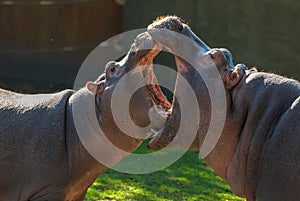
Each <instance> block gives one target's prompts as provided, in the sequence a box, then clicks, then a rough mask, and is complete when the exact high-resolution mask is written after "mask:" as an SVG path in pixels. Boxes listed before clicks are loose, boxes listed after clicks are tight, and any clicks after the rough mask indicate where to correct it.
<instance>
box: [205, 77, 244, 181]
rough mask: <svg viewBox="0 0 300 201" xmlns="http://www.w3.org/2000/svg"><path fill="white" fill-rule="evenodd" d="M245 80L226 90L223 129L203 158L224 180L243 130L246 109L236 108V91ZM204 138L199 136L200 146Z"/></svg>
mask: <svg viewBox="0 0 300 201" xmlns="http://www.w3.org/2000/svg"><path fill="white" fill-rule="evenodd" d="M245 80H246V75H245V76H244V78H243V79H241V81H240V83H239V84H237V85H236V86H235V87H234V88H233V89H232V90H231V91H228V90H226V100H227V104H226V105H227V114H226V119H225V122H224V128H223V131H222V133H221V135H220V138H219V141H218V142H217V144H216V146H215V147H214V149H213V150H212V152H211V153H210V154H209V155H208V156H207V157H205V158H204V161H205V162H206V163H207V164H208V165H209V166H210V167H211V168H213V169H214V171H215V172H216V174H217V175H219V176H220V177H221V178H223V179H225V180H226V170H227V167H228V164H229V162H230V160H231V159H232V157H233V155H234V152H235V149H236V146H237V144H238V139H239V133H240V132H241V130H242V129H243V126H244V119H245V118H246V115H247V107H236V105H237V103H236V102H237V101H236V95H237V91H239V90H241V88H242V87H243V86H244V84H245ZM241 98H244V99H245V100H241V102H242V103H243V102H244V103H246V99H247V97H246V96H241ZM208 123H209V122H208ZM204 137H205V135H204V136H202V137H201V135H200V136H199V139H200V144H202V143H201V142H202V141H203V139H204Z"/></svg>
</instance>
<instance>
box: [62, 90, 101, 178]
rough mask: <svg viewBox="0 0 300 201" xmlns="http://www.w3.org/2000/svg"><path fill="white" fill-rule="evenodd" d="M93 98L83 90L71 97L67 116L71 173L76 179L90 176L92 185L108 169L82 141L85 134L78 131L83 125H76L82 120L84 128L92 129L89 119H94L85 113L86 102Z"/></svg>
mask: <svg viewBox="0 0 300 201" xmlns="http://www.w3.org/2000/svg"><path fill="white" fill-rule="evenodd" d="M91 96H93V95H92V94H91V93H89V92H88V91H87V89H85V88H83V89H80V90H79V91H77V92H76V93H75V94H73V95H72V96H71V97H70V100H69V103H68V105H67V114H66V115H67V125H68V126H67V127H66V150H67V157H68V168H69V172H71V173H74V174H75V177H77V176H79V175H81V176H83V175H86V174H88V176H87V178H90V180H91V181H90V182H91V183H92V182H93V181H94V180H95V179H96V178H97V177H98V176H99V174H101V172H102V171H104V170H105V169H106V167H105V166H103V165H102V164H100V163H99V162H98V161H97V160H96V159H95V158H94V157H93V156H91V154H90V153H89V152H88V151H87V149H86V147H85V146H84V145H83V143H82V140H81V138H82V137H83V135H84V134H79V133H78V131H79V132H80V126H82V125H76V124H77V123H78V121H79V120H82V123H83V125H84V126H86V127H87V128H88V127H91V125H90V124H88V123H87V121H89V120H88V119H89V118H91V119H92V118H93V117H91V116H92V115H89V114H88V113H86V112H85V111H86V108H85V107H86V106H88V105H87V104H86V101H87V100H88V99H89V100H91V99H93V98H92V97H91ZM74 105H77V106H78V105H79V106H80V108H76V107H74ZM75 113H76V114H75ZM94 114H95V110H94ZM78 128H79V130H78ZM87 130H90V129H87ZM94 134H95V133H94ZM75 179H76V178H75ZM77 179H78V178H77Z"/></svg>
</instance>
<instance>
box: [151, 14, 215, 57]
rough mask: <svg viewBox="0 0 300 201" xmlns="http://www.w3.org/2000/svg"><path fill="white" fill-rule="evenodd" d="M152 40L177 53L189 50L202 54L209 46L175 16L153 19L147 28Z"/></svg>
mask: <svg viewBox="0 0 300 201" xmlns="http://www.w3.org/2000/svg"><path fill="white" fill-rule="evenodd" d="M147 31H148V32H149V34H150V35H151V36H152V37H153V39H154V40H156V41H157V42H159V43H160V44H162V45H163V46H164V47H166V48H167V49H168V50H169V51H170V52H172V53H175V54H177V55H181V54H182V53H183V54H184V53H185V52H186V51H187V50H190V51H189V52H197V53H198V54H199V53H202V54H204V53H205V52H207V51H209V50H210V48H209V47H208V46H207V45H206V44H205V43H204V42H203V41H202V40H201V39H200V38H199V37H198V36H197V35H196V34H194V33H193V31H192V30H191V29H190V27H189V26H188V25H187V24H185V23H184V22H183V20H182V19H181V18H179V17H177V16H167V17H164V18H161V19H159V20H157V21H154V22H153V23H152V24H150V25H149V26H148V28H147Z"/></svg>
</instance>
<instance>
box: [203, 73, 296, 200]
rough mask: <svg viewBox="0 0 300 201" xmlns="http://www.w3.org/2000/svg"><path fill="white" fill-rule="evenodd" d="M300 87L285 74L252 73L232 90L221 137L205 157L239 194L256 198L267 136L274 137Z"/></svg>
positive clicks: (250, 198)
mask: <svg viewBox="0 0 300 201" xmlns="http://www.w3.org/2000/svg"><path fill="white" fill-rule="evenodd" d="M291 83H292V84H291ZM287 86H288V87H287ZM299 89H300V86H299V83H298V84H297V83H294V82H293V81H291V80H289V79H286V78H284V77H281V76H278V75H274V74H268V73H251V74H250V75H248V76H247V77H246V79H244V80H243V81H242V82H241V85H240V86H239V88H236V89H233V91H231V92H230V93H229V95H230V96H229V97H230V99H231V102H232V107H231V109H230V110H229V111H228V114H227V118H226V121H225V126H224V129H223V132H222V135H221V138H220V140H219V142H218V144H217V146H216V148H215V150H214V151H213V153H212V154H211V155H210V156H208V157H207V158H206V159H205V160H206V162H207V163H208V165H209V166H211V167H212V168H213V169H215V170H216V172H217V174H219V175H220V176H221V177H222V178H223V179H225V180H227V181H228V183H229V185H230V187H231V189H232V190H233V192H234V193H235V194H237V195H239V196H241V197H247V199H249V200H253V199H254V197H255V191H256V179H257V175H258V167H259V160H260V158H261V155H262V149H263V145H264V142H265V139H266V138H270V137H271V136H272V133H273V130H274V128H275V127H276V123H277V122H278V121H279V120H280V118H281V117H282V115H283V114H284V113H285V112H286V110H287V109H288V108H289V107H290V106H291V104H292V102H293V101H294V100H295V99H296V98H297V97H299V96H300V90H299ZM283 93H285V94H284V95H283ZM224 152H225V153H224ZM224 158H225V159H224ZM220 161H221V162H220ZM221 163H224V165H222V164H221Z"/></svg>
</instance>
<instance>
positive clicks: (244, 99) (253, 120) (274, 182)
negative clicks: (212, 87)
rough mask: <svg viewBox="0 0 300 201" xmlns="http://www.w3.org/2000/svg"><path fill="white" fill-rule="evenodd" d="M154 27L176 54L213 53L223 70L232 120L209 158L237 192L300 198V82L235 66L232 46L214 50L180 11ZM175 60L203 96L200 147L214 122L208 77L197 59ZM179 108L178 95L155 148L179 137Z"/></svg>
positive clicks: (266, 197) (264, 200)
mask: <svg viewBox="0 0 300 201" xmlns="http://www.w3.org/2000/svg"><path fill="white" fill-rule="evenodd" d="M166 30H171V31H174V32H176V33H180V34H182V35H183V36H185V37H188V38H190V39H191V40H193V41H194V43H193V44H192V45H186V44H183V42H181V41H180V40H177V39H176V36H175V35H172V34H171V35H167V34H162V33H163V32H164V31H166ZM148 31H149V33H150V34H151V36H152V37H153V38H154V39H155V40H156V41H158V42H159V43H160V44H162V45H163V46H165V47H166V48H167V49H168V50H170V51H171V52H172V53H178V52H180V53H185V52H191V50H192V51H196V53H194V57H193V59H194V61H195V63H196V61H197V60H202V59H207V57H209V58H210V59H211V60H212V61H213V62H214V67H213V68H216V69H217V71H218V72H219V75H220V77H221V79H222V82H223V85H224V89H225V93H226V99H225V100H226V101H225V102H224V107H226V119H225V123H224V127H223V130H222V132H221V135H220V138H219V139H218V142H217V143H216V146H215V147H214V148H213V150H212V151H211V152H210V154H209V155H207V156H206V157H205V158H204V161H205V162H206V163H207V164H208V165H209V166H210V167H212V168H213V169H214V171H215V172H216V173H217V174H218V175H219V176H220V177H222V178H223V179H224V180H226V181H227V182H228V183H229V185H230V187H231V189H232V190H233V192H234V193H235V194H236V195H238V196H240V197H246V198H247V200H248V201H251V200H259V201H270V200H272V201H277V200H278V201H282V200H289V201H290V200H295V201H296V200H299V199H300V191H299V188H300V177H299V175H300V154H299V153H300V146H299V145H300V135H299V132H300V83H299V82H298V81H296V80H292V79H288V78H285V77H282V76H279V75H275V74H271V73H263V72H257V70H256V69H250V70H249V69H248V68H247V67H246V66H245V65H243V64H238V65H236V66H234V65H233V62H232V61H233V60H232V57H231V54H230V52H229V51H228V50H226V49H223V48H219V49H210V48H209V47H207V45H205V44H204V43H203V42H202V41H201V40H200V39H199V38H198V37H197V36H196V35H195V34H194V33H193V32H192V31H191V30H190V28H189V27H188V26H187V25H186V24H184V22H183V21H182V20H181V19H179V18H178V17H176V16H169V17H165V18H162V19H159V20H158V21H156V22H154V23H153V24H151V25H150V26H149V27H148ZM175 60H176V65H177V68H178V73H179V74H181V75H182V76H183V77H184V78H185V79H187V80H188V81H189V83H190V85H191V86H192V87H193V89H194V92H195V94H196V96H197V99H198V104H199V108H200V112H201V117H202V118H201V119H200V122H199V125H200V126H199V129H198V133H197V138H196V139H195V141H194V143H193V144H192V145H191V147H190V148H197V149H200V148H201V146H203V143H204V139H205V137H206V134H207V130H208V127H209V124H210V116H211V112H212V111H211V100H210V98H209V94H208V90H207V87H206V86H205V83H204V81H203V78H202V77H201V76H199V74H198V73H197V72H196V71H195V69H194V68H193V67H192V66H191V64H190V63H188V62H186V61H185V60H184V59H182V58H181V57H179V56H177V55H175ZM196 67H197V66H196ZM178 89H180V90H184V88H183V89H182V86H181V83H180V82H179V81H178V80H177V82H176V89H175V95H177V96H180V95H181V93H179V92H178V93H176V90H178ZM179 107H180V106H179V104H178V103H177V102H176V100H175V99H174V101H173V108H172V113H171V115H170V116H169V117H168V119H167V122H166V125H165V127H164V128H163V129H162V130H160V131H159V133H158V134H157V135H155V136H154V137H153V138H152V139H151V141H150V142H149V143H148V147H149V148H151V149H161V148H163V147H166V146H167V145H168V144H169V143H170V142H171V141H176V131H177V130H178V127H179V122H180V110H179ZM186 135H189V133H186ZM177 146H181V142H178V143H177Z"/></svg>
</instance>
